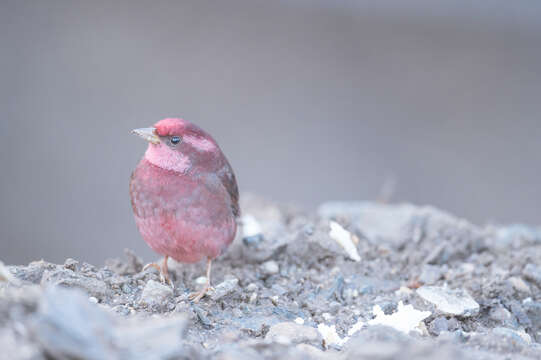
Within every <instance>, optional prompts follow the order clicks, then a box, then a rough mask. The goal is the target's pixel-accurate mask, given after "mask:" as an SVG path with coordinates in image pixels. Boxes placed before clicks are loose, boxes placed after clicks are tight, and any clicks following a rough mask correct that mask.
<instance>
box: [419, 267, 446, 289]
mask: <svg viewBox="0 0 541 360" xmlns="http://www.w3.org/2000/svg"><path fill="white" fill-rule="evenodd" d="M442 275H443V271H442V270H441V268H440V267H439V266H435V265H429V264H424V265H423V270H422V272H421V275H419V281H420V282H421V283H423V284H426V285H432V284H434V283H436V282H437V281H438V280H439V279H441V277H442Z"/></svg>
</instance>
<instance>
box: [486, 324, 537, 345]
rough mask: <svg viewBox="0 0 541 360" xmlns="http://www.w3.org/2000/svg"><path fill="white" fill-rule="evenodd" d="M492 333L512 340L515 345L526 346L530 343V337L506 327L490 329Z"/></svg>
mask: <svg viewBox="0 0 541 360" xmlns="http://www.w3.org/2000/svg"><path fill="white" fill-rule="evenodd" d="M492 333H493V334H495V335H498V336H503V337H506V338H509V339H511V340H513V341H514V342H516V343H519V344H524V345H528V344H530V343H531V342H532V338H531V337H530V335H528V334H526V333H525V332H524V331H517V330H513V329H509V328H506V327H497V328H494V329H492Z"/></svg>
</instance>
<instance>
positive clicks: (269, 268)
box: [261, 260, 280, 275]
mask: <svg viewBox="0 0 541 360" xmlns="http://www.w3.org/2000/svg"><path fill="white" fill-rule="evenodd" d="M261 270H262V271H263V273H264V274H266V275H275V274H278V272H279V271H280V267H279V266H278V264H277V263H276V261H274V260H269V261H265V262H264V263H263V264H261Z"/></svg>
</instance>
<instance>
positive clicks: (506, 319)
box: [489, 306, 518, 327]
mask: <svg viewBox="0 0 541 360" xmlns="http://www.w3.org/2000/svg"><path fill="white" fill-rule="evenodd" d="M489 317H490V319H492V320H494V321H496V322H499V323H500V324H501V325H505V326H512V327H515V326H517V325H518V324H517V321H516V319H515V317H514V316H513V314H511V312H510V311H509V310H507V309H506V308H504V307H503V306H496V307H494V308H492V309H491V310H490V313H489Z"/></svg>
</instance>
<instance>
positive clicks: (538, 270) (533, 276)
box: [522, 264, 541, 287]
mask: <svg viewBox="0 0 541 360" xmlns="http://www.w3.org/2000/svg"><path fill="white" fill-rule="evenodd" d="M522 275H524V277H525V278H526V279H527V280H530V281H532V282H534V283H535V284H536V285H537V286H539V287H541V267H539V266H537V265H534V264H527V265H526V266H525V267H524V270H522Z"/></svg>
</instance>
